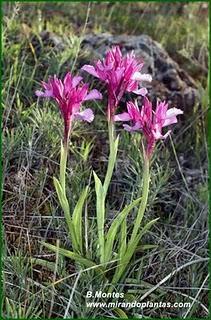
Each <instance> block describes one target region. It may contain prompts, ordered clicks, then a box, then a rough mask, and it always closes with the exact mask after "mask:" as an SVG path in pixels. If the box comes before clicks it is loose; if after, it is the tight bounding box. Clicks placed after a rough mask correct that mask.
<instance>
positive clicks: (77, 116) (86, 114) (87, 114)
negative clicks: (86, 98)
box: [74, 108, 94, 122]
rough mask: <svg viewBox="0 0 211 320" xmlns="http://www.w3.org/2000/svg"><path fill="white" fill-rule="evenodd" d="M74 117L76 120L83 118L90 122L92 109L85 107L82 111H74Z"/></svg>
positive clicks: (92, 118)
mask: <svg viewBox="0 0 211 320" xmlns="http://www.w3.org/2000/svg"><path fill="white" fill-rule="evenodd" d="M74 117H75V119H77V120H83V121H87V122H92V121H93V120H94V113H93V111H92V109H89V108H88V109H85V110H84V111H82V112H76V113H75V114H74Z"/></svg>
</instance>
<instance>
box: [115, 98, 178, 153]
mask: <svg viewBox="0 0 211 320" xmlns="http://www.w3.org/2000/svg"><path fill="white" fill-rule="evenodd" d="M182 113H183V111H182V110H180V109H177V108H170V109H168V104H167V103H165V102H160V103H157V106H156V110H155V112H153V109H152V103H151V102H150V101H149V100H148V98H147V97H144V104H143V106H142V108H141V109H139V107H138V104H137V101H135V103H133V102H131V101H130V102H128V103H127V112H123V113H121V114H117V115H116V116H115V117H114V121H131V122H132V126H129V125H128V124H124V125H123V127H124V129H125V130H127V131H130V132H131V131H141V132H143V134H144V136H145V138H146V141H147V147H146V154H147V156H148V157H150V155H151V153H152V151H153V148H154V146H155V141H156V140H158V139H165V138H166V137H167V136H168V135H169V134H170V132H171V130H168V132H167V133H166V134H164V135H163V134H162V128H163V127H166V126H168V125H170V124H173V123H177V115H179V114H182Z"/></svg>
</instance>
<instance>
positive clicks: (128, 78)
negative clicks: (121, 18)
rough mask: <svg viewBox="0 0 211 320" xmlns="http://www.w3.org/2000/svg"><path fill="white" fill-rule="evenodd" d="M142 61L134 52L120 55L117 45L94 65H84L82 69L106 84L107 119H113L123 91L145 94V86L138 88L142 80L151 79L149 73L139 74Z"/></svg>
mask: <svg viewBox="0 0 211 320" xmlns="http://www.w3.org/2000/svg"><path fill="white" fill-rule="evenodd" d="M142 67H143V63H139V62H138V61H137V60H136V58H135V54H134V52H131V53H130V54H127V55H126V56H125V57H123V56H122V53H121V50H120V48H119V47H118V46H116V47H113V48H112V49H111V50H109V51H108V52H107V54H106V57H105V59H103V61H100V60H98V61H97V63H96V65H95V67H94V66H91V65H84V66H83V67H82V70H85V71H86V72H88V73H90V74H91V75H93V76H95V77H97V78H99V79H100V80H102V81H103V82H105V83H106V84H107V91H108V119H109V120H113V116H114V114H115V109H116V108H117V106H118V103H119V101H120V100H121V98H122V97H123V95H124V93H125V92H134V93H135V94H138V95H142V96H145V95H146V94H147V89H146V88H143V87H142V88H140V87H139V84H140V83H141V82H142V81H149V82H150V81H152V77H151V76H150V75H149V74H141V73H140V71H141V69H142Z"/></svg>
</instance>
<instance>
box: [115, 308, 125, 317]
mask: <svg viewBox="0 0 211 320" xmlns="http://www.w3.org/2000/svg"><path fill="white" fill-rule="evenodd" d="M113 312H115V313H116V314H117V315H118V316H119V317H120V318H121V319H128V316H127V315H126V313H125V312H124V311H123V310H122V309H120V308H115V309H113Z"/></svg>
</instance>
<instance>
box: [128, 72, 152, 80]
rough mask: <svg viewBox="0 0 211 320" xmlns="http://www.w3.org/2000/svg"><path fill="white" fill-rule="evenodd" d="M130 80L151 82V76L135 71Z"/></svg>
mask: <svg viewBox="0 0 211 320" xmlns="http://www.w3.org/2000/svg"><path fill="white" fill-rule="evenodd" d="M132 80H136V81H147V82H151V81H152V76H151V75H150V74H148V73H140V72H135V73H134V75H133V76H132Z"/></svg>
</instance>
